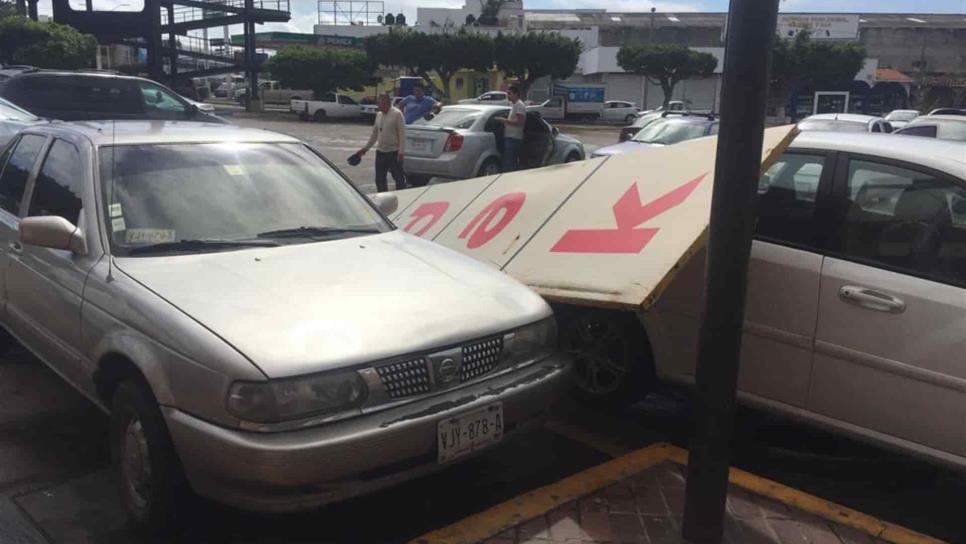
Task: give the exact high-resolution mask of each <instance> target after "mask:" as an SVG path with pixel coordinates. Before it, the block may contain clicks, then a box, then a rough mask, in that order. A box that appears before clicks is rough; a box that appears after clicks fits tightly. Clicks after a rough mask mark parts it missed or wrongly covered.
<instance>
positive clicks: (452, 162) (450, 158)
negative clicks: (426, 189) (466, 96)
mask: <svg viewBox="0 0 966 544" xmlns="http://www.w3.org/2000/svg"><path fill="white" fill-rule="evenodd" d="M509 113H510V108H508V107H505V106H484V105H474V104H460V105H457V106H446V107H444V108H443V109H442V110H441V111H440V113H439V114H438V115H436V116H435V117H432V118H431V119H428V120H427V119H420V120H418V121H416V122H415V123H413V124H412V125H409V126H407V127H406V159H405V161H404V162H403V167H404V168H405V170H406V177H407V179H408V180H409V182H410V183H411V184H412V185H417V186H418V185H425V184H426V182H427V181H429V179H430V178H432V177H441V178H447V179H465V178H474V177H478V176H488V175H493V174H499V173H500V172H501V171H502V170H503V163H502V160H501V155H500V150H501V149H502V148H503V145H502V141H503V128H504V125H503V124H502V123H500V122H499V121H498V119H500V118H504V119H505V118H506V117H507V115H508V114H509ZM584 156H585V154H584V146H583V144H581V143H580V141H579V140H577V139H576V138H574V137H572V136H568V135H566V134H561V133H560V131H559V130H557V128H556V127H554V126H552V125H550V123H547V122H546V121H545V120H544V119H543V118H542V117H541V116H540V114H539V113H536V112H532V111H531V112H527V123H526V125H525V127H524V137H523V147H522V149H521V150H520V169H527V168H539V167H541V166H547V165H549V164H560V163H564V162H572V161H579V160H583V159H584Z"/></svg>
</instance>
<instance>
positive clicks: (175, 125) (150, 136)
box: [30, 120, 298, 146]
mask: <svg viewBox="0 0 966 544" xmlns="http://www.w3.org/2000/svg"><path fill="white" fill-rule="evenodd" d="M30 131H31V132H34V131H37V132H48V133H49V132H61V133H71V134H75V135H81V136H85V137H87V139H89V140H90V141H91V142H92V143H93V144H94V145H97V146H101V145H113V144H118V145H124V144H149V143H182V142H183V143H188V142H190V143H217V142H298V140H297V139H296V138H293V137H291V136H286V135H284V134H279V133H278V132H272V131H269V130H263V129H256V128H244V127H239V126H235V125H224V124H218V123H201V122H196V121H161V120H158V121H146V120H138V121H135V120H125V121H77V122H72V123H63V122H54V123H51V124H48V125H42V126H39V127H35V128H33V129H31V130H30Z"/></svg>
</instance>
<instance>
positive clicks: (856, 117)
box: [802, 113, 882, 123]
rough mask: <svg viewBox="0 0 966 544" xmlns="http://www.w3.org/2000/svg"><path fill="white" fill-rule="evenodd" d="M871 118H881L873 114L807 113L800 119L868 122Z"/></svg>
mask: <svg viewBox="0 0 966 544" xmlns="http://www.w3.org/2000/svg"><path fill="white" fill-rule="evenodd" d="M873 119H882V118H881V117H876V116H874V115H861V114H858V113H817V114H815V115H809V116H808V117H806V118H805V119H802V121H813V120H822V121H845V122H852V123H868V122H869V121H872V120H873Z"/></svg>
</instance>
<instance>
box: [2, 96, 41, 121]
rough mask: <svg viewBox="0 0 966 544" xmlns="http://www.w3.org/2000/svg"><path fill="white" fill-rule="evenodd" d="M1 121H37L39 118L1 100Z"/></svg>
mask: <svg viewBox="0 0 966 544" xmlns="http://www.w3.org/2000/svg"><path fill="white" fill-rule="evenodd" d="M0 119H9V120H12V121H36V120H37V119H38V118H37V116H36V115H34V114H32V113H30V112H29V111H27V110H25V109H23V108H21V107H19V106H15V105H13V104H11V103H10V102H7V101H6V100H4V99H2V98H0Z"/></svg>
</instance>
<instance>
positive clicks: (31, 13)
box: [27, 0, 40, 21]
mask: <svg viewBox="0 0 966 544" xmlns="http://www.w3.org/2000/svg"><path fill="white" fill-rule="evenodd" d="M38 1H39V0H27V17H30V18H31V19H33V20H34V21H36V20H38V19H39V18H40V15H39V14H38V13H37V2H38Z"/></svg>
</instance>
